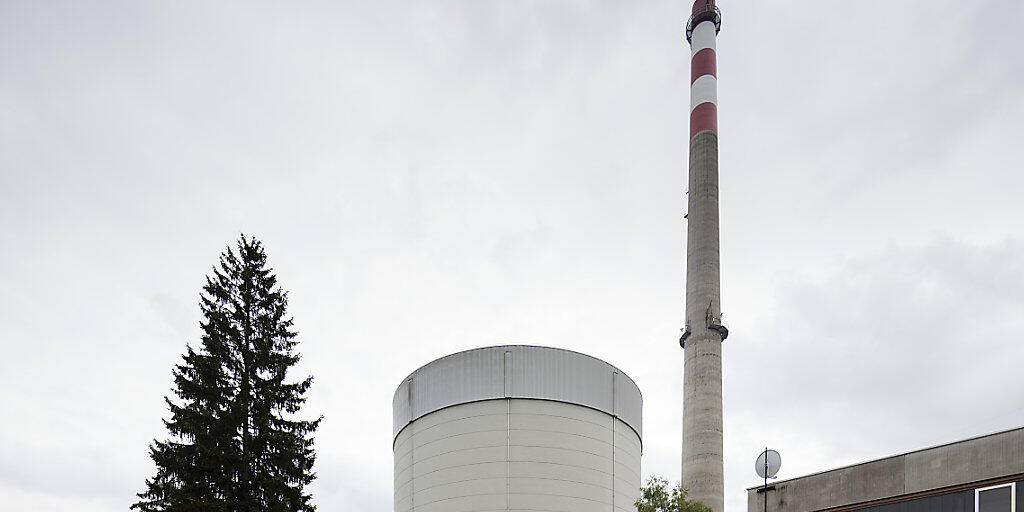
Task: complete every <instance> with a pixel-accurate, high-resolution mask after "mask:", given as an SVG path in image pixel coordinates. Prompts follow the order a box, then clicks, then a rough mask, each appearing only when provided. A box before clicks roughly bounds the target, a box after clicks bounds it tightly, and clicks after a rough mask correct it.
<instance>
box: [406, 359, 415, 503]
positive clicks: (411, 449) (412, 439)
mask: <svg viewBox="0 0 1024 512" xmlns="http://www.w3.org/2000/svg"><path fill="white" fill-rule="evenodd" d="M412 380H413V379H412V377H409V385H408V386H406V387H405V389H406V390H407V391H408V393H407V394H406V399H407V402H408V404H407V405H408V406H409V417H412V414H413V410H412ZM409 483H410V484H411V486H412V492H411V493H409V510H410V512H416V427H413V428H411V429H410V430H409Z"/></svg>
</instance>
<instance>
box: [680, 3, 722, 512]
mask: <svg viewBox="0 0 1024 512" xmlns="http://www.w3.org/2000/svg"><path fill="white" fill-rule="evenodd" d="M691 14H692V15H691V16H690V20H689V22H687V24H686V39H687V41H689V42H690V176H689V192H688V194H689V198H688V211H687V219H688V224H687V230H686V326H685V327H684V328H683V335H682V337H680V338H679V344H680V345H681V346H682V347H683V348H684V349H685V350H684V352H683V360H684V362H683V478H682V483H683V485H685V486H686V487H687V488H689V490H690V498H692V499H696V500H699V501H701V502H703V503H704V504H705V505H707V506H709V507H711V509H712V510H713V511H714V512H723V510H724V506H725V505H724V502H725V491H724V479H723V469H722V341H724V340H725V338H726V337H727V336H728V335H729V331H728V329H726V327H725V326H724V325H723V323H722V309H721V302H720V299H721V297H720V285H719V280H720V263H719V254H718V245H719V243H718V78H717V65H716V58H715V39H716V37H718V31H719V30H720V29H721V27H722V16H721V12H720V11H719V10H718V7H716V6H715V2H714V0H697V1H696V2H695V3H694V4H693V11H692V13H691Z"/></svg>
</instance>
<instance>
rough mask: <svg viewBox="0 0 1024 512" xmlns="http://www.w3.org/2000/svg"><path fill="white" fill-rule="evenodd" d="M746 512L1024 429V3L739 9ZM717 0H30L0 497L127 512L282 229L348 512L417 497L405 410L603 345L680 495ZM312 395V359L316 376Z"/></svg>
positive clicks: (19, 73)
mask: <svg viewBox="0 0 1024 512" xmlns="http://www.w3.org/2000/svg"><path fill="white" fill-rule="evenodd" d="M720 5H721V7H722V9H723V13H724V24H723V28H722V33H721V35H720V37H719V48H718V55H719V57H718V59H719V80H720V82H719V84H720V85H719V88H720V89H719V100H720V107H719V112H720V127H721V130H720V131H721V142H720V144H721V179H722V183H721V207H722V230H723V231H722V244H723V245H722V258H723V261H722V270H723V276H722V283H723V284H722V303H723V309H724V311H725V316H726V319H727V321H728V322H729V323H730V327H731V335H730V336H729V340H728V341H727V342H726V343H725V348H724V373H725V391H724V392H725V448H726V452H725V461H726V462H725V463H726V503H727V510H728V511H729V512H742V511H744V510H745V508H746V502H745V499H746V498H745V491H744V489H745V488H746V487H747V486H750V485H754V484H756V482H757V478H756V476H755V475H754V472H753V460H754V458H755V457H756V455H757V453H758V451H759V450H760V449H761V448H762V447H763V446H765V445H768V446H771V447H772V448H775V449H777V450H779V451H780V452H781V453H782V457H783V464H782V471H781V473H780V476H781V477H793V476H798V475H801V474H805V473H808V472H813V471H819V470H823V469H827V468H831V467H835V466H838V465H842V464H848V463H852V462H857V461H862V460H866V459H871V458H876V457H881V456H885V455H890V454H894V453H899V452H903V451H909V450H912V449H916V448H921V447H925V446H928V445H932V444H937V443H941V442H946V441H952V440H956V439H960V438H964V437H969V436H972V435H976V434H982V433H987V432H990V431H994V430H1000V429H1005V428H1010V427H1015V426H1020V425H1024V379H1022V378H1021V376H1020V375H1021V361H1022V360H1024V200H1022V192H1024V172H1022V167H1024V164H1022V162H1024V143H1022V140H1024V121H1022V120H1024V57H1022V56H1021V55H1022V54H1021V52H1022V49H1024V36H1022V34H1024V2H1021V1H1019V0H1001V1H999V0H978V1H970V2H964V1H959V0H898V1H882V0H863V1H857V2H853V1H849V0H804V1H792V0H789V1H785V2H781V1H770V2H769V1H749V0H748V1H729V0H725V1H722V2H720ZM688 10H689V2H688V1H687V0H674V1H662V0H651V1H630V2H626V1H606V2H597V1H593V2H591V1H579V0H576V1H569V0H564V1H563V0H546V1H527V0H505V1H493V0H446V1H406V2H392V1H387V0H375V1H373V2H351V1H340V0H323V1H317V0H302V1H288V2H284V1H281V2H253V1H245V2H231V1H217V2H209V1H173V2H169V1H161V2H157V1H138V0H132V1H123V2H117V1H102V2H100V1H83V0H68V1H65V2H59V1H43V0H0V219H2V229H0V247H2V250H0V325H2V328H0V337H2V349H3V350H2V354H3V355H2V357H0V389H2V390H3V391H2V393H0V418H2V421H0V496H2V497H3V498H2V499H0V510H3V511H19V512H20V511H25V510H32V511H43V512H48V511H61V512H64V511H68V510H75V511H82V512H90V511H109V510H125V509H126V508H127V507H128V505H129V504H130V503H132V502H133V501H134V499H135V496H134V493H136V492H138V491H140V490H142V489H143V486H144V479H145V478H147V477H150V476H152V475H153V474H154V471H155V469H154V467H153V465H152V462H151V461H150V459H149V458H148V453H147V445H148V444H149V443H150V442H151V441H152V440H153V439H154V438H163V437H164V436H165V431H164V428H163V425H162V423H161V418H164V417H166V416H167V414H166V410H165V406H164V403H163V398H162V397H163V396H165V395H167V394H169V393H170V391H171V385H172V380H171V369H172V366H173V365H174V364H175V363H177V362H178V361H179V358H180V355H181V353H182V352H183V351H184V349H185V344H186V343H193V344H196V343H197V342H198V339H199V328H198V324H199V321H200V314H199V308H198V306H197V302H198V297H199V292H200V287H201V285H202V284H203V282H204V276H205V275H206V274H207V273H208V272H210V269H211V267H212V265H213V264H214V263H215V262H216V261H217V256H218V254H219V253H220V252H221V251H222V250H223V249H224V248H225V246H227V245H229V244H232V243H234V241H235V240H236V239H237V237H238V235H239V233H242V232H244V233H246V234H250V235H255V236H257V237H259V238H261V239H262V240H263V241H264V242H265V244H266V247H267V250H268V253H269V256H270V262H271V265H272V266H273V267H274V268H275V269H276V271H277V274H278V277H279V278H280V282H281V284H282V285H283V286H284V288H285V289H287V290H288V291H289V292H290V298H291V303H290V312H291V313H292V314H293V316H294V318H295V322H296V326H297V328H298V330H299V331H300V337H299V340H300V345H299V350H300V351H301V353H302V354H303V356H304V360H303V362H302V364H301V367H300V368H299V370H298V371H299V372H301V373H302V374H312V375H314V376H315V379H316V380H315V384H314V387H313V388H312V389H311V391H310V400H309V402H308V404H307V406H306V408H305V411H306V412H308V414H310V415H317V414H323V415H324V416H325V420H324V422H323V424H322V426H321V428H320V430H319V432H318V434H317V442H316V446H317V449H318V452H319V459H318V462H317V467H316V470H317V472H318V474H319V478H318V479H317V481H316V483H315V484H314V485H313V487H312V491H313V493H314V495H315V497H314V501H315V503H316V505H317V506H318V507H319V510H321V511H325V512H328V511H330V512H333V511H339V512H340V511H352V510H359V511H390V510H391V506H392V503H391V501H392V495H391V492H392V490H391V488H392V453H391V398H392V393H393V392H394V389H395V387H396V386H397V385H398V383H399V382H400V381H401V380H402V378H403V377H404V376H405V375H407V374H408V373H409V372H411V371H412V370H413V369H415V368H416V367H418V366H419V365H421V364H423V363H426V362H428V361H430V360H432V359H435V358H437V357H440V356H442V355H445V354H448V353H451V352H454V351H458V350H463V349H468V348H472V347H479V346H485V345H493V344H503V343H528V344H540V345H550V346H556V347H563V348H568V349H573V350H578V351H582V352H585V353H587V354H591V355H594V356H597V357H600V358H602V359H605V360H607V361H609V362H611V363H613V364H615V365H617V366H619V367H620V368H621V369H623V370H624V371H625V372H626V373H628V374H629V375H630V376H632V377H633V378H634V379H635V380H636V382H637V383H638V384H639V386H640V388H641V390H642V391H643V393H644V399H645V403H644V434H645V439H644V459H643V473H644V475H645V476H646V475H652V474H660V475H665V476H667V477H669V478H671V479H673V480H675V479H678V476H679V449H680V428H681V426H680V425H681V422H680V414H681V411H682V406H681V392H680V388H681V383H682V352H681V350H680V348H679V346H678V344H677V340H678V337H679V328H680V327H681V326H682V298H683V276H684V249H685V237H684V234H685V226H684V224H683V215H684V214H685V196H684V194H683V192H684V185H685V183H686V180H685V173H686V151H687V138H688V126H687V125H688V114H687V112H688V105H689V51H688V48H687V46H686V44H685V39H683V35H682V29H683V23H684V20H685V17H686V15H687V13H688ZM299 375H300V374H296V376H297V377H298V376H299Z"/></svg>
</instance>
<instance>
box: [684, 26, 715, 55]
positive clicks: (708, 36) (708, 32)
mask: <svg viewBox="0 0 1024 512" xmlns="http://www.w3.org/2000/svg"><path fill="white" fill-rule="evenodd" d="M717 36H718V33H717V32H716V31H715V22H713V21H702V22H700V25H697V26H696V27H695V28H694V29H693V34H690V57H691V58H692V57H693V56H694V55H695V54H696V53H697V52H699V51H701V50H703V49H704V48H711V49H712V50H714V49H715V38H716V37H717Z"/></svg>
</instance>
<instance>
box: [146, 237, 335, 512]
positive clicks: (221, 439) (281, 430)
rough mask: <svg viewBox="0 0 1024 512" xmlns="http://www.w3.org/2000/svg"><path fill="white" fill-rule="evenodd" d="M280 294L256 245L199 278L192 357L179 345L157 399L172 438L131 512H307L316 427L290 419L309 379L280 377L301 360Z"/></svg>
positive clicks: (240, 248) (155, 453)
mask: <svg viewBox="0 0 1024 512" xmlns="http://www.w3.org/2000/svg"><path fill="white" fill-rule="evenodd" d="M287 305H288V297H287V293H285V292H284V291H282V290H281V288H280V287H279V286H277V277H275V276H274V274H273V270H272V269H271V268H269V267H268V266H267V255H266V253H265V252H264V250H263V245H262V243H260V241H259V240H256V239H255V238H246V237H245V235H242V237H241V238H240V239H239V240H238V242H237V244H236V246H235V250H232V249H231V248H230V247H229V248H228V249H227V250H226V252H224V253H223V254H221V256H220V264H219V265H218V266H216V267H214V269H213V275H212V276H207V278H206V286H204V287H203V293H202V294H201V299H200V307H201V309H202V313H203V317H204V320H203V322H202V330H203V335H202V339H201V343H200V345H199V347H198V349H193V348H192V347H191V346H187V347H186V349H185V354H184V355H183V356H182V358H183V361H182V362H181V363H180V364H178V365H177V366H176V367H175V369H174V372H173V373H174V394H175V395H177V400H171V399H169V398H166V397H165V398H164V400H165V401H166V402H167V406H168V408H169V409H170V413H171V417H170V419H169V420H165V421H164V424H165V425H166V427H167V431H168V433H169V435H170V438H169V439H168V440H166V441H154V443H153V444H152V445H151V446H150V457H151V458H152V459H153V462H155V463H156V467H157V471H156V476H155V477H153V478H152V479H149V480H146V490H145V491H144V492H141V493H139V495H138V496H139V498H140V500H139V501H138V502H136V503H135V504H134V505H132V507H131V508H133V509H137V510H139V511H141V512H184V511H188V512H207V511H210V512H213V511H218V512H220V511H223V512H228V511H230V512H255V511H260V512H263V511H269V512H278V511H281V512H284V511H288V512H313V511H314V510H315V509H316V507H315V506H313V505H312V504H311V503H310V499H311V496H310V495H309V494H308V493H306V492H305V486H306V485H307V484H309V483H310V482H312V481H313V479H314V478H315V474H314V473H313V462H314V460H315V459H316V456H315V453H314V451H313V438H312V435H313V433H314V431H315V430H316V428H317V426H318V425H319V424H320V419H316V420H313V421H304V420H299V419H296V418H295V417H294V416H295V414H296V413H297V412H298V411H299V409H300V407H301V406H302V404H303V403H304V402H305V401H306V398H305V393H306V391H307V390H308V389H309V386H310V385H311V384H312V377H306V378H304V379H301V380H299V381H297V382H292V381H290V380H289V379H288V370H289V368H290V367H291V366H292V365H294V364H295V363H297V362H298V361H299V356H298V354H297V353H296V352H295V346H296V343H297V341H296V340H295V337H296V332H295V330H294V329H293V328H292V319H291V318H289V317H288V316H287V313H286V311H285V309H286V307H287Z"/></svg>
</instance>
